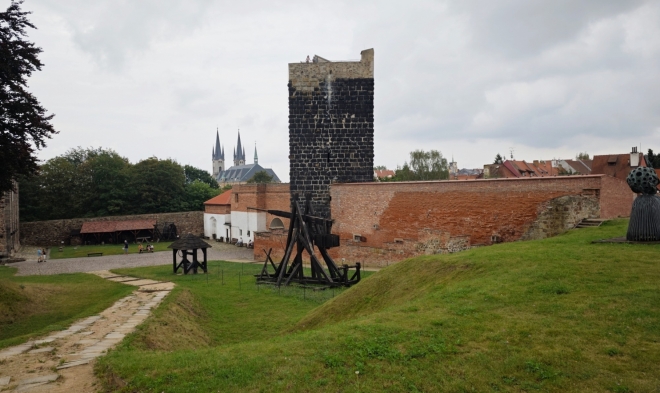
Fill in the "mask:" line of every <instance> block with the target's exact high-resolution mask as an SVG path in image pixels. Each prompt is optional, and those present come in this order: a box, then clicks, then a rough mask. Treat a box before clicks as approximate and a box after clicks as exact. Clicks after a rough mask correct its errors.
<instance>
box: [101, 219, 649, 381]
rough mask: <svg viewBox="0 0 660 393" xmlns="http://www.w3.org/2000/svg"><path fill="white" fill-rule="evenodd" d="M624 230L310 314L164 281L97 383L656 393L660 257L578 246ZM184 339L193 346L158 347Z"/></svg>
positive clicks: (411, 273)
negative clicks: (155, 303)
mask: <svg viewBox="0 0 660 393" xmlns="http://www.w3.org/2000/svg"><path fill="white" fill-rule="evenodd" d="M626 227H627V221H626V220H618V221H614V222H608V223H606V224H604V225H603V226H601V227H599V228H586V229H579V230H573V231H570V232H568V233H566V234H564V235H561V236H557V237H555V238H551V239H545V240H541V241H529V242H516V243H506V244H499V245H495V246H490V247H483V248H477V249H473V250H469V251H465V252H461V253H457V254H452V255H434V256H425V257H419V258H414V259H410V260H407V261H404V262H401V263H398V264H396V265H392V266H390V267H388V268H386V269H383V270H382V271H380V272H378V273H376V274H373V275H371V276H370V277H368V278H366V279H365V280H364V281H362V282H361V283H359V284H358V285H356V286H354V287H353V288H350V289H348V290H346V291H344V292H343V293H342V294H339V295H337V296H335V297H334V298H331V299H330V300H328V301H326V302H324V303H322V304H319V302H315V301H309V300H303V299H300V297H297V296H283V295H278V294H277V292H273V291H259V292H257V291H256V290H255V289H254V284H252V285H249V284H248V285H247V286H246V287H244V288H242V289H238V284H237V282H235V281H234V282H225V285H212V284H211V283H209V284H206V282H205V281H204V279H205V277H202V278H199V277H197V278H190V277H177V278H176V279H175V280H176V281H177V282H178V284H179V286H178V287H177V290H176V292H175V293H173V294H172V296H170V297H168V299H167V300H166V302H165V303H164V304H163V305H162V306H161V307H160V308H159V309H158V310H156V313H155V314H154V316H152V317H151V318H150V319H149V320H148V321H147V322H146V323H145V324H144V325H143V326H142V327H141V328H140V329H139V330H138V332H137V333H136V334H134V335H132V336H131V337H130V338H129V339H128V340H125V341H124V342H123V343H122V344H121V345H120V346H119V347H118V348H117V349H116V350H114V351H112V352H111V353H110V354H109V355H108V356H106V357H103V358H101V359H100V360H99V363H98V365H97V373H98V374H99V375H100V376H101V377H102V378H103V380H104V381H105V383H106V387H107V389H108V390H110V391H115V390H117V391H123V392H132V391H142V392H161V391H167V392H189V391H214V392H215V391H237V392H238V391H241V392H243V391H248V392H262V391H263V392H284V391H286V392H317V391H318V392H337V391H341V392H382V391H391V392H415V391H424V392H432V391H443V392H468V391H478V392H495V391H511V392H530V391H540V392H548V391H549V392H616V393H623V392H650V391H658V390H660V291H659V290H658V283H659V282H660V262H659V261H658V259H659V258H658V256H659V255H660V246H649V245H627V244H591V241H592V240H595V239H602V238H610V237H616V236H623V235H625V231H626ZM158 268H160V267H153V268H151V267H150V268H144V269H133V270H132V272H131V273H132V274H133V275H140V276H149V275H154V277H155V275H157V274H159V273H158V272H157V269H158ZM226 274H227V273H225V275H226ZM170 277H171V276H170ZM242 277H245V276H242ZM225 278H226V276H225ZM242 285H245V284H243V283H242ZM187 329H191V330H190V331H194V332H199V334H200V336H201V335H204V336H203V337H201V338H200V339H199V340H196V339H195V338H196V337H197V336H196V335H193V334H191V335H189V336H188V337H187V340H186V342H185V343H176V342H174V343H173V344H169V343H168V342H169V340H168V337H175V336H177V335H181V334H185V332H186V331H187ZM149 332H159V333H160V336H162V337H163V339H161V342H150V341H149V337H150V334H149Z"/></svg>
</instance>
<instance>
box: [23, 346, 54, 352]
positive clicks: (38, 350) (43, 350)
mask: <svg viewBox="0 0 660 393" xmlns="http://www.w3.org/2000/svg"><path fill="white" fill-rule="evenodd" d="M53 349H55V348H53V347H43V348H37V349H33V350H31V351H28V353H45V352H50V351H52V350H53Z"/></svg>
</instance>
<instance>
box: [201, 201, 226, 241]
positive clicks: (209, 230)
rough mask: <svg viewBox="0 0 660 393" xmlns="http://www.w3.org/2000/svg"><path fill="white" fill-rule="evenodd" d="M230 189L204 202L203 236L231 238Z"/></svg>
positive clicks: (219, 238)
mask: <svg viewBox="0 0 660 393" xmlns="http://www.w3.org/2000/svg"><path fill="white" fill-rule="evenodd" d="M231 195H232V194H231V190H227V191H225V192H223V193H222V194H220V195H218V196H216V197H213V198H211V199H209V200H208V201H206V202H204V236H206V237H208V238H211V239H218V240H222V241H226V240H227V239H231Z"/></svg>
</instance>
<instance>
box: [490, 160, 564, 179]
mask: <svg viewBox="0 0 660 393" xmlns="http://www.w3.org/2000/svg"><path fill="white" fill-rule="evenodd" d="M556 161H557V160H546V161H543V160H541V161H539V160H534V161H532V162H531V163H530V162H527V161H525V160H522V161H514V160H506V161H504V162H503V163H501V164H488V165H484V170H483V177H484V178H486V179H498V178H504V179H507V178H521V177H548V176H557V175H559V169H558V167H557V163H556Z"/></svg>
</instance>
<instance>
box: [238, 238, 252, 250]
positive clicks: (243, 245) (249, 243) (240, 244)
mask: <svg viewBox="0 0 660 393" xmlns="http://www.w3.org/2000/svg"><path fill="white" fill-rule="evenodd" d="M236 247H245V243H243V237H239V238H238V241H237V242H236ZM247 248H254V243H252V239H250V240H248V244H247Z"/></svg>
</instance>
